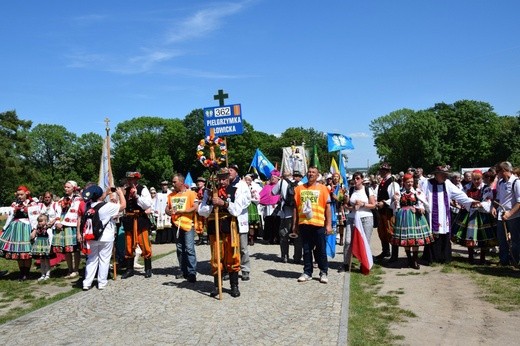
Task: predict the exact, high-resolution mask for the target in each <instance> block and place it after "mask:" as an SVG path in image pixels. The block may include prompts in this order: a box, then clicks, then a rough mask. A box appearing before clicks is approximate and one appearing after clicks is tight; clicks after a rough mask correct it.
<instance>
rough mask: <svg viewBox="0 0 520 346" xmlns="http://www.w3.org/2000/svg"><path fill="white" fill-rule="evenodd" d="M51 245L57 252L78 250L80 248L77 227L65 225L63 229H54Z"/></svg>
mask: <svg viewBox="0 0 520 346" xmlns="http://www.w3.org/2000/svg"><path fill="white" fill-rule="evenodd" d="M51 245H52V251H53V252H55V253H63V252H74V251H76V250H77V249H78V240H77V238H76V227H68V226H63V228H62V229H61V230H57V229H54V230H53V236H52V244H51Z"/></svg>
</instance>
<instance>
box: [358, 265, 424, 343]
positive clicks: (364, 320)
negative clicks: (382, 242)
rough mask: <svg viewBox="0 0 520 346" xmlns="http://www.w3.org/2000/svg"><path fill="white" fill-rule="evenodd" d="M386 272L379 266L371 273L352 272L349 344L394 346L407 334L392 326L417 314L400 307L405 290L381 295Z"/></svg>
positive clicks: (375, 266)
mask: <svg viewBox="0 0 520 346" xmlns="http://www.w3.org/2000/svg"><path fill="white" fill-rule="evenodd" d="M382 274H383V270H382V268H381V267H380V266H378V265H374V267H373V268H372V270H371V272H370V275H367V276H365V275H362V274H361V273H359V272H352V273H351V274H350V275H351V276H350V311H349V322H348V327H349V328H348V338H349V345H393V344H395V342H396V341H398V340H403V337H402V336H398V335H394V334H392V333H391V331H390V325H391V324H392V323H396V322H402V321H405V318H413V317H416V315H415V314H414V313H413V312H411V311H408V310H404V309H401V308H400V307H399V297H398V296H399V295H401V294H403V291H402V290H401V289H400V290H397V291H391V292H388V294H387V295H379V291H380V289H381V285H382V277H381V275H382Z"/></svg>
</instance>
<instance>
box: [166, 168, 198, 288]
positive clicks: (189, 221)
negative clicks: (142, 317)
mask: <svg viewBox="0 0 520 346" xmlns="http://www.w3.org/2000/svg"><path fill="white" fill-rule="evenodd" d="M184 179H185V178H184V176H183V175H182V174H179V173H177V174H175V175H174V176H173V179H172V185H173V189H174V191H173V192H172V193H170V194H169V195H168V200H167V202H166V203H167V204H166V214H168V215H170V216H171V218H172V225H173V227H174V229H175V230H176V233H177V234H176V236H175V239H176V240H177V259H178V260H179V266H180V267H181V271H182V274H179V275H178V276H176V278H178V279H180V278H185V279H186V280H188V282H192V283H193V282H196V281H197V256H196V254H195V228H194V226H193V219H194V217H195V213H196V211H197V209H198V208H199V200H198V199H197V193H196V192H195V191H192V190H189V189H188V188H187V187H186V185H185V184H184Z"/></svg>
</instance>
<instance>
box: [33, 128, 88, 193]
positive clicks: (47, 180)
mask: <svg viewBox="0 0 520 346" xmlns="http://www.w3.org/2000/svg"><path fill="white" fill-rule="evenodd" d="M29 139H30V143H31V154H30V162H31V165H32V166H33V167H34V169H35V170H36V171H37V172H38V175H37V176H36V178H35V180H34V184H35V185H36V189H37V191H38V193H39V194H41V193H43V192H44V191H47V190H50V191H52V192H54V193H60V192H62V190H63V184H64V183H65V181H67V180H75V181H77V180H78V178H79V177H78V175H77V174H76V172H77V168H76V166H77V162H76V161H75V158H74V155H73V153H74V152H75V146H76V140H77V136H76V135H75V134H74V133H72V132H69V131H67V129H65V127H64V126H61V125H51V124H38V125H36V127H34V128H33V129H32V130H31V132H30V134H29ZM78 183H80V184H81V183H82V182H80V181H78Z"/></svg>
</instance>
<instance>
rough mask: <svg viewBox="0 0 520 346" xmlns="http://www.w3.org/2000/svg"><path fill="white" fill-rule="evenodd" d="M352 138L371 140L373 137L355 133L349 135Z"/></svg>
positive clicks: (364, 133)
mask: <svg viewBox="0 0 520 346" xmlns="http://www.w3.org/2000/svg"><path fill="white" fill-rule="evenodd" d="M349 136H350V137H351V138H371V137H372V135H370V134H368V133H366V132H354V133H351V134H350V135H349Z"/></svg>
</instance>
